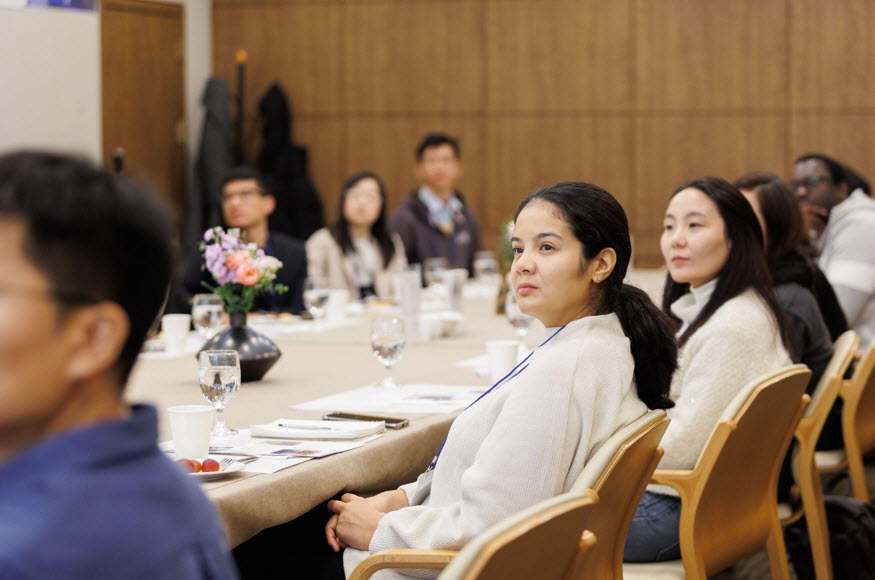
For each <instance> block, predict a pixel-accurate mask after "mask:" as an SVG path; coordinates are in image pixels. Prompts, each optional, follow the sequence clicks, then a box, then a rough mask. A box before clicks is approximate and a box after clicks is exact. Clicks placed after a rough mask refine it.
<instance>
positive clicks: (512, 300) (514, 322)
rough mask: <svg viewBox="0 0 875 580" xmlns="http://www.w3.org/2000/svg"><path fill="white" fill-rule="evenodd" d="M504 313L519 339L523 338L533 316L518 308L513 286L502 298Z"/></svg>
mask: <svg viewBox="0 0 875 580" xmlns="http://www.w3.org/2000/svg"><path fill="white" fill-rule="evenodd" d="M504 314H505V315H506V316H507V320H508V321H509V322H510V325H511V326H513V327H514V329H516V333H517V335H518V336H519V337H520V339H523V338H525V336H526V334H527V333H528V332H529V327H530V326H531V325H532V321H533V320H534V318H532V317H531V316H529V315H528V314H525V313H524V312H522V311H521V310H520V305H519V302H517V299H516V295H515V294H514V290H513V288H511V289H510V291H509V292H508V293H507V296H506V297H505V299H504Z"/></svg>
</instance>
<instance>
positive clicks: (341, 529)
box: [325, 490, 408, 552]
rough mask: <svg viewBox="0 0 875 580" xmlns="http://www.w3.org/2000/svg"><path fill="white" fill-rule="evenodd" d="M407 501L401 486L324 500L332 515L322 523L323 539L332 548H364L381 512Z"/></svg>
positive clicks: (365, 548)
mask: <svg viewBox="0 0 875 580" xmlns="http://www.w3.org/2000/svg"><path fill="white" fill-rule="evenodd" d="M407 505H408V503H407V494H406V493H405V492H403V491H401V490H392V491H385V492H383V493H380V494H377V495H375V496H372V497H369V498H363V497H361V496H358V495H355V494H353V493H345V494H343V495H342V496H341V498H340V500H332V501H329V502H328V511H330V512H331V513H332V514H333V515H332V516H331V518H329V520H328V523H327V524H325V539H326V540H327V541H328V545H329V546H331V548H332V549H333V550H334V551H335V552H338V551H340V550H342V549H344V548H347V547H349V548H355V549H357V550H367V549H368V547H369V546H370V545H371V538H372V537H373V536H374V532H375V531H376V530H377V525H378V524H379V523H380V520H381V519H382V518H383V516H384V515H386V513H388V512H391V511H395V510H397V509H401V508H403V507H407Z"/></svg>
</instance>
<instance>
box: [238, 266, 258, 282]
mask: <svg viewBox="0 0 875 580" xmlns="http://www.w3.org/2000/svg"><path fill="white" fill-rule="evenodd" d="M237 281H238V282H240V283H241V284H243V285H244V286H255V284H256V283H258V268H256V267H255V266H253V265H252V264H242V265H241V266H240V267H239V268H238V269H237Z"/></svg>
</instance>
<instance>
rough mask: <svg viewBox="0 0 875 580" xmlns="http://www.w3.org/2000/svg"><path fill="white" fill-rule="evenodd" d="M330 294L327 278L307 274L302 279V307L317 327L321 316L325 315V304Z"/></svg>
mask: <svg viewBox="0 0 875 580" xmlns="http://www.w3.org/2000/svg"><path fill="white" fill-rule="evenodd" d="M330 295H331V292H330V289H329V288H328V280H326V279H325V278H319V277H316V276H309V277H308V278H307V279H306V280H304V308H306V309H307V312H309V313H310V316H312V317H313V320H314V321H315V323H316V327H317V328H321V326H322V318H323V317H324V316H325V306H326V304H327V303H328V297H329V296H330Z"/></svg>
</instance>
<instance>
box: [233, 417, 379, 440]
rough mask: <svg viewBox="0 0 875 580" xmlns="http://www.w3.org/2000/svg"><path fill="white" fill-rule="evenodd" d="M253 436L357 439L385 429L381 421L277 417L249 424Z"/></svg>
mask: <svg viewBox="0 0 875 580" xmlns="http://www.w3.org/2000/svg"><path fill="white" fill-rule="evenodd" d="M249 429H250V431H251V433H252V436H253V437H279V438H282V439H290V438H291V439H359V438H360V437H367V436H368V435H374V434H375V433H382V432H383V431H385V430H386V423H385V422H383V421H308V420H306V419H277V420H276V421H274V422H273V423H268V424H266V425H250V426H249Z"/></svg>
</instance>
